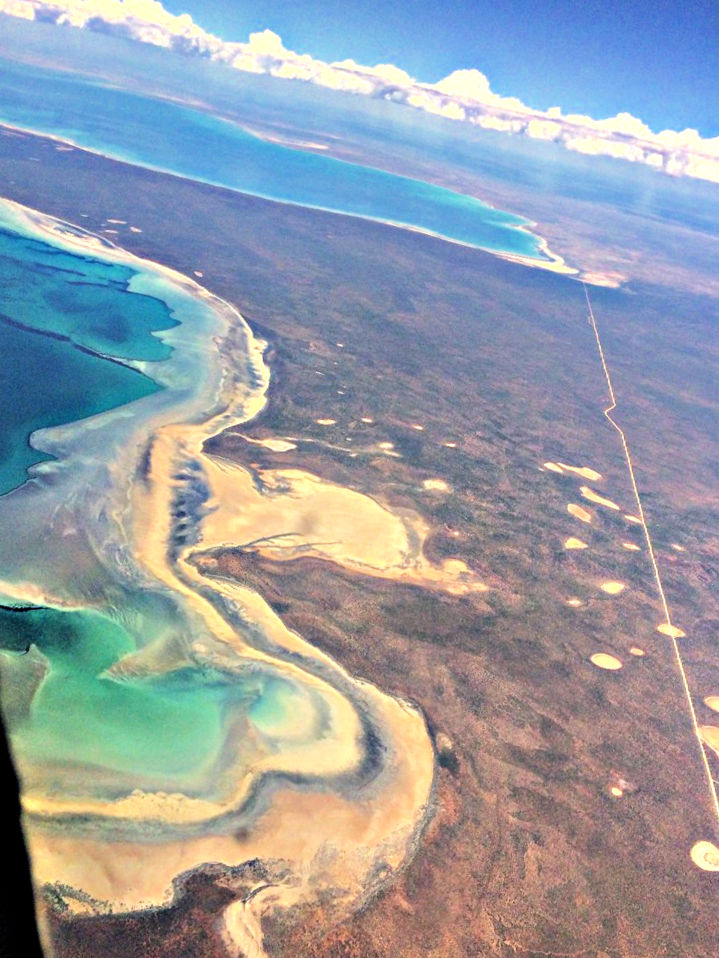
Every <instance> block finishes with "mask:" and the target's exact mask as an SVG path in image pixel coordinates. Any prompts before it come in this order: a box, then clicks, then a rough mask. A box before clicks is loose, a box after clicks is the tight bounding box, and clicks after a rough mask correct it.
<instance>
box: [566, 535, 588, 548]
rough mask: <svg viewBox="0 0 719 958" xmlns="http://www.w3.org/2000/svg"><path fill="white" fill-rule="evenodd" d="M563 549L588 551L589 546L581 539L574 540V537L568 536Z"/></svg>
mask: <svg viewBox="0 0 719 958" xmlns="http://www.w3.org/2000/svg"><path fill="white" fill-rule="evenodd" d="M564 548H565V549H588V548H589V546H588V545H587V543H586V542H584V541H583V540H582V539H575V538H574V536H570V537H569V539H565V540H564Z"/></svg>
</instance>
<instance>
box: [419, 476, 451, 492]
mask: <svg viewBox="0 0 719 958" xmlns="http://www.w3.org/2000/svg"><path fill="white" fill-rule="evenodd" d="M422 488H423V489H427V490H429V491H432V492H449V491H450V490H451V486H450V484H449V483H448V482H446V481H445V480H444V479H425V480H424V482H423V483H422Z"/></svg>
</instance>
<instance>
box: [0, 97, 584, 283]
mask: <svg viewBox="0 0 719 958" xmlns="http://www.w3.org/2000/svg"><path fill="white" fill-rule="evenodd" d="M181 105H183V106H184V104H181ZM186 108H187V109H191V107H186ZM198 112H202V113H203V115H206V116H209V117H211V118H213V119H217V120H221V121H222V122H224V123H228V124H230V125H233V126H236V127H237V128H238V129H240V130H242V131H243V132H247V133H248V135H250V136H253V137H255V138H256V139H259V140H263V138H262V137H256V136H255V134H253V133H249V131H247V130H245V128H244V127H243V126H242V125H241V124H239V123H236V122H234V121H232V120H229V119H227V118H225V117H222V116H218V115H217V114H215V113H210V112H206V111H198ZM0 129H6V130H9V131H12V132H13V133H15V134H18V135H25V134H27V135H30V136H36V137H39V138H41V139H45V140H51V141H53V142H55V143H58V144H61V145H63V146H67V147H72V149H74V150H78V151H80V152H83V153H88V154H91V155H93V156H99V157H102V158H103V159H106V160H111V161H113V162H115V163H126V164H127V165H129V166H134V167H137V168H140V169H145V170H149V171H151V172H154V173H162V174H164V175H165V176H174V177H177V178H178V179H181V180H187V181H188V182H194V183H203V184H205V185H206V186H212V187H215V188H217V189H224V190H229V191H230V192H232V193H238V194H239V195H243V196H251V197H254V198H256V199H260V200H265V201H266V202H270V203H279V204H281V205H284V206H294V207H298V208H299V209H306V210H315V211H317V212H321V213H329V214H331V215H334V216H348V217H351V218H352V219H359V220H363V221H364V222H366V223H377V224H379V225H381V226H389V227H392V228H393V229H401V230H406V231H407V232H410V233H419V234H421V235H424V236H430V237H432V238H433V239H438V240H441V241H442V242H446V243H453V244H454V245H456V246H462V247H464V248H465V249H475V250H480V251H482V252H484V253H489V254H490V255H492V256H497V257H499V258H500V259H504V260H507V261H509V262H514V263H519V264H521V265H523V266H530V267H532V268H534V269H545V270H548V271H549V272H553V273H561V274H565V275H569V276H576V275H578V274H579V272H580V270H579V269H576V268H574V267H571V266H568V265H567V263H566V262H565V260H564V258H563V257H562V256H561V255H559V254H558V253H554V252H552V250H550V248H549V243H548V240H547V239H546V238H545V237H543V236H542V235H541V234H539V233H535V232H534V228H535V227H536V226H537V225H538V224H537V223H536V222H534V221H532V220H528V219H527V218H526V217H524V216H521V215H520V214H517V213H510V212H509V211H507V210H500V209H499V207H496V206H493V205H492V204H491V203H487V202H485V201H484V200H481V199H479V198H478V197H476V196H472V195H470V194H466V193H457V192H455V191H454V190H449V189H447V187H443V186H439V185H438V184H435V183H432V182H430V181H429V180H421V179H418V178H417V177H411V176H405V175H404V174H398V173H391V172H390V171H388V170H385V169H382V168H379V167H373V166H365V165H364V164H359V163H350V161H348V160H343V159H340V158H339V157H334V156H329V155H328V158H331V159H333V160H334V161H335V162H337V163H347V164H348V165H350V166H357V167H359V168H362V169H367V170H372V171H374V172H378V173H383V174H385V175H387V176H391V177H396V178H397V179H402V180H408V181H410V182H413V183H418V184H421V185H423V186H429V187H434V188H436V189H438V190H443V191H446V192H447V193H450V194H451V195H452V196H455V197H459V198H464V199H467V200H473V201H475V202H477V203H481V204H482V205H483V206H484V207H486V208H487V209H490V210H495V211H496V212H500V213H505V214H506V215H508V216H511V217H512V218H514V219H517V220H523V222H517V223H505V224H502V225H503V227H504V228H505V229H508V230H516V231H518V232H522V233H525V234H526V235H528V236H531V237H532V238H533V239H534V240H535V241H536V244H537V250H538V252H539V253H541V254H543V255H544V256H545V257H546V259H540V258H538V257H535V256H531V255H529V254H525V253H515V252H512V251H510V250H502V249H496V248H494V247H492V246H482V245H480V244H476V243H470V242H467V241H465V240H461V239H458V238H455V237H452V236H448V235H446V234H444V233H439V232H436V231H434V230H430V229H427V228H424V227H422V226H417V225H414V224H412V223H405V222H400V221H397V220H392V219H387V218H383V217H380V216H367V215H363V214H361V213H353V212H349V211H347V210H342V209H337V208H335V207H331V206H321V205H316V204H312V203H301V202H299V201H295V200H288V199H283V198H280V197H276V196H272V195H270V194H267V193H259V192H254V191H249V190H242V189H240V188H238V187H234V186H229V185H228V184H226V183H222V182H219V181H215V180H210V179H205V178H200V177H193V176H188V175H186V174H184V173H181V172H179V171H177V170H173V169H171V168H169V167H165V166H159V165H155V164H152V163H145V162H141V161H139V160H137V159H129V158H127V157H125V156H122V155H121V154H120V153H118V154H113V153H107V152H105V151H103V150H99V149H94V148H92V147H89V146H83V145H82V144H80V143H77V142H76V141H74V140H72V139H71V138H70V137H64V136H60V135H58V134H53V133H47V132H45V131H43V130H40V129H35V128H33V127H26V126H18V125H17V124H14V123H10V122H8V121H6V120H3V119H2V118H0ZM264 142H271V141H264ZM276 145H278V146H281V147H282V148H283V149H288V150H291V149H293V148H292V147H287V146H284V145H283V144H276ZM295 152H308V153H310V154H311V155H315V154H312V151H299V150H295Z"/></svg>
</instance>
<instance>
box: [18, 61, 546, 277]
mask: <svg viewBox="0 0 719 958" xmlns="http://www.w3.org/2000/svg"><path fill="white" fill-rule="evenodd" d="M0 84H2V90H3V93H2V100H1V102H0V121H3V122H6V123H9V124H12V125H15V126H19V127H23V128H25V129H31V130H36V131H38V132H41V133H46V134H52V135H54V136H58V137H61V138H64V139H68V140H71V141H72V142H74V143H76V144H78V145H79V146H83V147H86V148H88V149H92V150H95V151H98V152H101V153H105V154H107V155H109V156H112V157H115V158H118V159H124V160H128V161H129V162H132V163H135V164H139V165H142V166H147V167H151V168H154V169H161V170H167V171H171V172H174V173H178V174H180V175H182V176H186V177H189V178H192V179H196V180H201V181H204V182H208V183H214V184H216V185H220V186H225V187H229V188H230V189H234V190H239V191H241V192H244V193H250V194H253V195H255V196H263V197H267V198H269V199H274V200H281V201H283V202H288V203H294V204H298V205H301V206H309V207H315V208H318V209H324V210H331V211H335V212H340V213H345V214H350V215H354V216H361V217H364V218H367V219H372V220H379V221H383V222H391V223H396V224H401V225H405V226H409V227H412V228H414V229H419V230H423V231H426V232H430V233H434V234H437V235H440V236H444V237H446V238H449V239H452V240H455V241H458V242H461V243H466V244H469V245H471V246H477V247H481V248H483V249H489V250H493V251H496V252H502V253H507V254H512V255H521V256H528V257H533V258H536V259H538V260H541V261H546V260H548V257H547V256H546V254H545V253H544V252H543V251H542V249H541V248H540V241H539V239H538V237H536V236H534V235H533V234H532V233H531V232H529V231H527V230H526V229H518V227H528V226H529V225H530V224H529V222H528V221H527V220H525V219H523V218H522V217H520V216H516V215H514V214H511V213H506V212H504V211H502V210H497V209H494V208H492V207H490V206H488V205H487V204H485V203H482V202H481V201H480V200H477V199H475V198H473V197H469V196H465V195H463V194H459V193H454V192H452V191H451V190H448V189H443V188H442V187H439V186H435V185H433V184H430V183H426V182H422V181H420V180H414V179H409V178H407V177H403V176H398V175H396V174H392V173H387V172H383V171H381V170H377V169H373V168H371V167H368V166H361V165H359V164H355V163H348V162H345V161H341V160H337V159H334V158H332V157H329V156H324V155H321V154H316V153H309V152H303V151H301V150H296V149H290V148H289V147H286V146H283V145H280V144H278V143H271V142H267V141H265V140H262V139H259V138H258V137H256V136H253V135H251V134H250V133H248V132H246V131H245V130H243V129H242V128H241V127H239V126H237V125H235V124H233V123H231V122H229V121H226V120H222V119H219V118H217V117H215V116H211V115H209V114H207V113H203V112H201V111H200V110H195V109H191V108H189V107H186V106H182V105H180V104H177V103H172V102H169V101H167V100H160V99H152V98H151V97H149V96H141V95H139V94H135V93H129V92H127V91H125V90H121V89H118V88H114V87H106V86H101V85H99V84H97V83H94V82H91V81H89V80H87V79H83V78H80V77H71V76H69V75H63V74H56V73H50V72H49V71H45V70H41V69H39V68H36V67H29V66H26V65H20V64H17V63H11V62H10V61H7V60H2V61H0ZM110 215H111V214H110Z"/></svg>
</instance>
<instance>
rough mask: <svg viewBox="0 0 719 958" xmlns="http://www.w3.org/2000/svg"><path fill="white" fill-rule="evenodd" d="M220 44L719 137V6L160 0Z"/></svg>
mask: <svg viewBox="0 0 719 958" xmlns="http://www.w3.org/2000/svg"><path fill="white" fill-rule="evenodd" d="M164 5H165V6H166V7H167V9H169V10H171V11H172V12H173V13H184V12H187V13H190V14H191V15H192V17H193V19H194V20H195V21H196V22H197V23H198V24H199V25H200V26H202V27H204V28H205V29H207V30H210V31H211V32H213V33H216V34H218V35H219V36H221V37H222V38H223V39H225V40H244V39H246V38H247V36H248V34H249V32H250V31H251V30H258V29H264V28H265V27H269V28H270V29H272V30H275V31H276V32H277V33H279V34H280V36H281V37H282V39H283V40H284V41H285V45H286V46H287V47H289V48H290V49H294V50H296V51H297V52H299V53H311V54H312V55H313V56H316V57H319V58H321V59H323V60H340V59H344V58H345V57H352V58H354V59H355V60H357V61H358V62H360V63H367V64H369V65H374V64H375V63H378V62H390V63H394V64H396V65H397V66H400V67H403V68H404V69H405V70H407V71H408V72H409V73H411V74H412V75H413V76H415V77H417V79H419V80H424V81H427V82H432V81H436V80H439V79H440V78H441V77H443V76H446V75H447V74H448V73H450V72H451V71H452V70H454V69H458V68H460V67H477V68H478V69H480V70H482V71H483V72H484V73H486V74H487V76H488V77H489V79H490V82H491V84H492V89H494V90H495V91H496V92H497V93H501V94H504V95H513V96H518V97H520V98H521V99H522V100H524V102H525V103H527V104H529V105H530V106H533V107H538V108H543V109H546V108H547V107H549V106H561V107H562V109H563V110H564V111H565V112H567V111H576V112H582V113H588V114H590V115H592V116H595V117H598V118H599V117H602V116H607V115H610V114H614V113H617V112H618V111H619V110H628V111H629V112H630V113H634V114H635V115H636V116H639V117H641V118H642V119H643V120H645V121H646V122H647V123H649V125H650V126H651V127H653V128H654V129H661V128H664V127H670V128H674V129H683V128H684V127H686V126H694V127H696V128H698V129H699V131H700V132H701V133H702V134H703V135H705V136H712V135H717V134H719V0H682V2H679V0H542V2H539V0H452V2H451V3H450V4H449V5H448V6H447V7H445V8H443V6H442V5H441V4H439V3H438V2H437V0H305V2H303V0H300V2H298V0H263V2H262V3H260V4H258V3H257V2H256V0H255V2H252V3H250V2H248V0H165V3H164Z"/></svg>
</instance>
